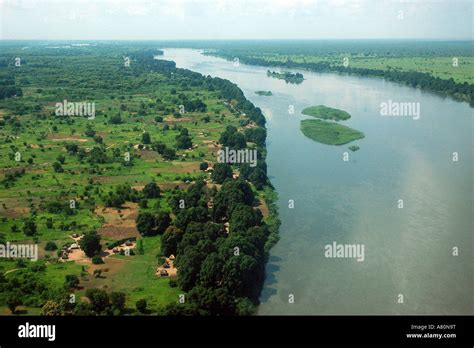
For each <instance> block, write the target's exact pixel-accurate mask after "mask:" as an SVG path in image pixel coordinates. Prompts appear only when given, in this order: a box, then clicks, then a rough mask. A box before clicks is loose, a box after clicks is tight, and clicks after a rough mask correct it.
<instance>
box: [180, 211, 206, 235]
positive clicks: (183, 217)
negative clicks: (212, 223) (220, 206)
mask: <svg viewBox="0 0 474 348" xmlns="http://www.w3.org/2000/svg"><path fill="white" fill-rule="evenodd" d="M208 219H209V214H208V213H207V209H206V208H204V207H201V206H199V207H191V208H189V209H182V210H181V211H180V212H179V213H178V215H176V220H175V221H174V224H175V226H176V227H178V228H180V229H182V230H183V231H184V230H186V227H187V226H188V224H189V223H191V222H206V221H207V220H208Z"/></svg>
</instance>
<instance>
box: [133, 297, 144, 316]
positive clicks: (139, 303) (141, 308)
mask: <svg viewBox="0 0 474 348" xmlns="http://www.w3.org/2000/svg"><path fill="white" fill-rule="evenodd" d="M135 307H136V308H137V311H139V312H140V313H145V312H146V307H147V302H146V300H145V299H144V298H142V299H140V300H138V301H137V303H136V304H135Z"/></svg>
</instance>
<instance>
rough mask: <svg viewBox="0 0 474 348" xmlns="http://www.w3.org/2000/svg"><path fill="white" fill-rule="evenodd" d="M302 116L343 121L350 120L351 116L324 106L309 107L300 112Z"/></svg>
mask: <svg viewBox="0 0 474 348" xmlns="http://www.w3.org/2000/svg"><path fill="white" fill-rule="evenodd" d="M301 113H302V114H303V115H308V116H313V117H317V118H321V119H323V120H334V121H341V120H342V121H344V120H348V119H350V118H351V115H349V113H347V112H346V111H344V110H339V109H334V108H330V107H327V106H324V105H318V106H309V107H307V108H304V109H303V111H301Z"/></svg>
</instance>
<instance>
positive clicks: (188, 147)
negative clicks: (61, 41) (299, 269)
mask: <svg viewBox="0 0 474 348" xmlns="http://www.w3.org/2000/svg"><path fill="white" fill-rule="evenodd" d="M0 45H1V50H0V61H1V62H6V64H0V85H1V86H7V87H8V88H4V89H2V91H3V92H2V93H3V94H2V98H0V200H1V205H0V230H1V231H2V233H3V234H2V235H0V239H1V240H2V241H18V242H22V241H25V242H34V243H38V244H39V245H40V247H39V250H40V260H39V261H38V263H37V264H36V263H35V265H36V266H35V267H33V266H30V263H29V261H27V262H26V261H24V260H19V261H17V260H6V259H0V306H1V307H3V310H7V311H9V312H10V311H11V312H18V313H20V312H19V311H18V307H19V306H21V308H27V311H28V312H27V313H26V314H35V313H36V314H38V313H41V314H43V315H70V314H73V315H120V314H124V313H140V314H153V313H154V314H156V313H164V312H166V313H168V314H179V313H183V311H184V312H186V313H190V312H192V313H194V314H246V313H249V311H250V312H251V311H252V310H253V309H254V308H255V306H256V305H258V297H259V296H258V295H259V293H260V290H261V287H262V281H263V270H264V265H265V262H266V258H267V255H268V250H269V247H270V246H271V245H273V244H274V243H275V241H276V240H277V233H278V225H279V221H278V218H277V213H276V209H275V208H274V207H273V205H272V206H270V204H273V203H272V201H271V199H270V197H272V195H271V193H272V192H273V190H272V188H271V185H270V182H269V180H268V178H267V169H266V163H265V157H266V149H265V141H266V130H265V118H264V116H263V114H262V112H261V110H260V109H259V108H257V107H255V106H254V105H253V104H252V103H251V102H249V101H248V100H247V99H246V98H245V96H244V94H243V92H242V91H241V90H240V89H239V88H238V87H237V86H236V85H235V84H233V83H231V82H230V81H227V80H223V79H219V78H211V77H205V76H202V75H200V74H198V73H194V72H192V71H189V70H184V69H177V68H176V66H175V64H174V63H173V62H168V61H163V60H159V59H154V56H156V55H159V54H160V51H157V50H156V49H153V48H150V47H148V46H147V44H145V43H143V44H130V45H127V44H106V43H98V44H97V45H95V46H81V47H79V46H75V47H73V48H71V49H63V48H45V47H44V44H42V43H31V45H30V46H29V49H28V50H27V51H25V50H22V48H21V47H20V46H17V45H15V44H9V43H1V44H0ZM20 54H21V56H22V66H21V67H15V66H13V65H12V64H10V62H12V61H13V60H14V57H17V56H19V55H20ZM123 57H130V66H129V67H127V66H124V63H123ZM5 91H6V92H5ZM64 100H67V101H68V102H71V103H73V102H74V103H75V102H91V103H94V104H95V115H93V116H94V117H84V115H76V114H74V115H69V114H67V115H66V114H58V113H57V108H56V104H57V103H63V101H64ZM219 146H229V147H230V148H232V149H246V148H251V149H256V150H257V151H258V164H257V166H255V167H250V166H249V165H248V164H234V165H230V164H225V163H224V164H222V165H220V164H216V163H215V161H216V157H215V151H216V149H217V148H218V147H219ZM204 163H206V164H204ZM212 169H214V170H212ZM233 174H237V175H240V178H241V180H236V179H233ZM221 185H222V187H221ZM263 201H266V202H268V203H267V204H268V205H269V210H270V214H269V215H267V216H264V217H262V214H261V213H260V209H258V208H257V207H259V203H260V202H263ZM226 223H229V228H228V229H229V231H226V225H225V224H226ZM78 236H79V237H80V239H79V240H77V238H79V237H78ZM73 238H74V240H73ZM72 244H79V247H80V249H79V248H78V246H77V245H74V247H73V245H72ZM124 244H125V245H126V246H127V247H125V248H124ZM133 245H134V246H133ZM128 246H130V248H133V249H131V250H129V252H126V250H127V248H128ZM231 247H232V251H233V248H235V247H239V248H240V254H239V255H240V256H239V257H237V256H235V255H234V253H232V254H229V253H228V252H229V250H231V249H230V248H231ZM171 254H173V255H175V256H176V260H175V263H176V266H177V269H178V273H177V277H176V278H171V277H167V276H162V277H159V276H158V275H157V274H156V272H157V267H158V266H161V265H162V264H163V259H162V258H163V256H166V257H169V256H170V255H171ZM208 257H209V260H207V258H208ZM206 260H207V261H206ZM213 260H217V263H215V264H214V263H213ZM8 271H11V272H8ZM7 272H8V273H7ZM175 276H176V274H175ZM218 284H219V286H217V285H218ZM221 284H222V285H221ZM104 289H105V290H104ZM71 291H72V292H74V293H75V295H76V299H77V301H76V303H75V304H70V303H69V302H68V297H69V295H70V292H71ZM183 293H185V294H186V298H187V304H186V305H185V306H181V304H179V303H178V298H179V297H178V295H179V294H183ZM84 296H85V297H87V298H88V301H83V300H80V299H81V297H84ZM141 300H144V301H145V302H143V301H141ZM138 301H140V305H139V306H137V302H138ZM144 303H145V306H144V305H143V304H144ZM7 308H10V310H8V309H7ZM244 309H245V311H244ZM21 313H23V312H21Z"/></svg>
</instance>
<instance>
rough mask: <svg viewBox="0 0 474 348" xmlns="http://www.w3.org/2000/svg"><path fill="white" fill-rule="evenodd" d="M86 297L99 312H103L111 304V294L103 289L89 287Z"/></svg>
mask: <svg viewBox="0 0 474 348" xmlns="http://www.w3.org/2000/svg"><path fill="white" fill-rule="evenodd" d="M86 297H87V298H88V299H89V301H90V303H91V306H92V308H93V309H94V311H95V312H96V313H98V314H100V313H102V312H103V311H104V310H105V309H106V308H107V307H108V306H109V295H108V294H107V293H106V292H105V291H104V290H102V289H88V290H87V291H86Z"/></svg>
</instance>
